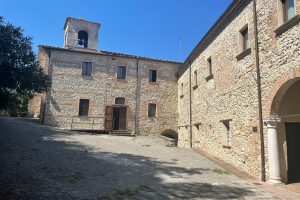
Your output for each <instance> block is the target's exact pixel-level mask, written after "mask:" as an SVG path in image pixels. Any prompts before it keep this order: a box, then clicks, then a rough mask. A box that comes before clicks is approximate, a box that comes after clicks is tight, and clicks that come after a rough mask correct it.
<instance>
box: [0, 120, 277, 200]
mask: <svg viewBox="0 0 300 200" xmlns="http://www.w3.org/2000/svg"><path fill="white" fill-rule="evenodd" d="M0 159H1V162H0V199H35V200H37V199H153V200H154V199H155V200H157V199H276V198H275V197H272V195H271V194H268V193H266V192H262V191H260V190H258V189H257V188H255V186H254V185H252V184H249V183H246V182H245V181H243V180H241V179H239V178H237V177H236V176H233V175H231V174H228V173H227V172H226V171H225V170H223V169H222V168H220V167H218V166H217V165H215V164H214V163H212V162H211V161H209V160H208V159H206V158H205V157H203V156H201V155H199V154H197V153H195V152H193V151H192V150H190V149H181V148H175V147H168V145H166V143H165V142H164V141H163V140H162V139H161V138H158V137H142V136H141V137H137V138H132V137H116V136H107V135H92V134H83V133H68V132H62V131H58V130H56V129H55V128H51V127H45V126H42V125H39V124H36V123H32V122H28V121H27V120H24V119H16V118H1V117H0Z"/></svg>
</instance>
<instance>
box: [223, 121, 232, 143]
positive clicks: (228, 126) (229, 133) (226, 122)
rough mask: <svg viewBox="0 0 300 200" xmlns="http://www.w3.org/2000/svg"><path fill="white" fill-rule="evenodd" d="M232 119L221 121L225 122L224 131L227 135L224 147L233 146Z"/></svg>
mask: <svg viewBox="0 0 300 200" xmlns="http://www.w3.org/2000/svg"><path fill="white" fill-rule="evenodd" d="M230 121H232V120H231V119H228V120H222V121H221V122H222V123H223V125H224V126H223V132H224V136H225V145H223V147H225V148H230V147H231V138H232V133H231V129H230Z"/></svg>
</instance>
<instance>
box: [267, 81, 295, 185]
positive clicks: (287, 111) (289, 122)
mask: <svg viewBox="0 0 300 200" xmlns="http://www.w3.org/2000/svg"><path fill="white" fill-rule="evenodd" d="M271 115H273V116H278V118H279V119H280V122H279V123H278V124H277V135H278V151H279V152H278V155H279V163H280V174H281V178H282V179H283V180H284V181H285V182H287V183H295V182H300V79H299V78H296V79H292V80H289V81H287V82H286V83H285V84H283V85H282V86H281V88H280V89H279V90H278V91H277V93H276V95H275V97H274V99H273V102H272V108H271ZM270 150H271V149H269V151H270ZM269 164H270V165H272V163H269Z"/></svg>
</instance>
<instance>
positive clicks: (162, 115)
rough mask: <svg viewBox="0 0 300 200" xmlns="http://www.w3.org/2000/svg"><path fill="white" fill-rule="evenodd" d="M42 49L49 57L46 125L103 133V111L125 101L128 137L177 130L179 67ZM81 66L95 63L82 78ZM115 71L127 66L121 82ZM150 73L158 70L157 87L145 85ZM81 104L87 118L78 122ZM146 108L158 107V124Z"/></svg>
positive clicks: (81, 52) (94, 54)
mask: <svg viewBox="0 0 300 200" xmlns="http://www.w3.org/2000/svg"><path fill="white" fill-rule="evenodd" d="M44 49H47V50H48V51H50V52H51V58H50V63H51V64H50V68H49V74H50V76H51V79H52V87H51V90H50V91H49V92H47V95H46V109H45V120H44V122H45V124H47V125H52V126H59V127H62V128H66V129H71V126H72V129H102V130H103V129H104V119H105V108H106V106H109V105H114V104H115V98H116V97H124V98H125V101H126V103H125V105H126V106H127V129H128V131H130V132H131V133H135V132H137V133H140V134H160V133H161V132H162V131H163V130H165V129H172V130H176V122H177V115H176V111H177V98H176V96H177V82H176V76H175V72H176V71H177V70H178V65H179V64H178V63H171V62H162V61H155V60H146V59H140V60H138V59H133V58H122V57H117V56H116V57H112V56H104V55H99V54H97V53H90V52H84V51H72V50H67V49H62V48H51V47H45V48H44ZM82 62H92V63H93V66H92V75H91V76H82V75H81V70H82V69H81V68H82ZM118 66H126V79H125V80H117V67H118ZM137 67H138V79H137ZM149 69H157V70H158V77H157V83H154V84H152V83H149V82H148V73H149ZM137 80H138V81H137ZM137 83H138V84H137ZM137 92H138V95H137V96H136V94H137ZM80 99H89V116H88V117H79V116H78V109H79V100H80ZM148 103H157V117H156V118H148V115H147V112H148V110H147V108H148ZM136 114H137V117H136ZM72 121H73V123H72ZM93 121H94V125H93V127H92V123H93Z"/></svg>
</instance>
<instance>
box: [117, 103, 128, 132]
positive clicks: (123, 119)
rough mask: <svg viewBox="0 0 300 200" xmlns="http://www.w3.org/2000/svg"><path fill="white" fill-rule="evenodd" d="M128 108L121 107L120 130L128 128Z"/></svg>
mask: <svg viewBox="0 0 300 200" xmlns="http://www.w3.org/2000/svg"><path fill="white" fill-rule="evenodd" d="M126 115H127V108H126V107H120V118H119V130H126V122H127V121H126Z"/></svg>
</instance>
